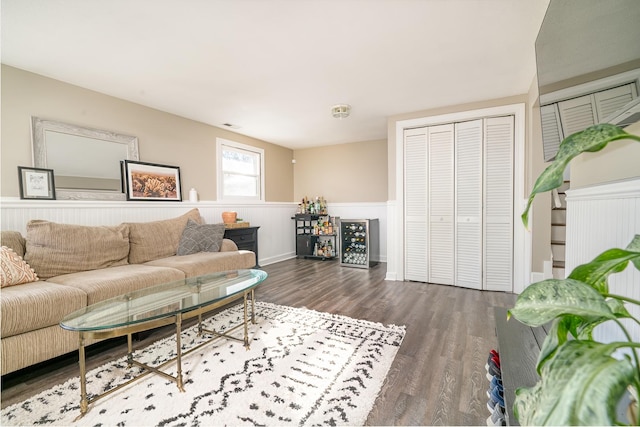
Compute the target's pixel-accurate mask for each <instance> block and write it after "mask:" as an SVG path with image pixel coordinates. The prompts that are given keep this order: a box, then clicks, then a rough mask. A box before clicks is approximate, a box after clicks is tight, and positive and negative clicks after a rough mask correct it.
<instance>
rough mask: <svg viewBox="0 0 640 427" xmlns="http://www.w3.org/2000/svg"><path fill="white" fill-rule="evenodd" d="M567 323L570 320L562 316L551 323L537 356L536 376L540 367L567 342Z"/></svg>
mask: <svg viewBox="0 0 640 427" xmlns="http://www.w3.org/2000/svg"><path fill="white" fill-rule="evenodd" d="M569 322H570V319H569V318H568V316H562V317H559V318H557V319H555V320H554V321H553V322H552V323H551V328H549V331H548V332H547V336H546V337H545V339H544V341H543V342H542V346H541V347H540V354H538V361H537V364H536V370H537V371H538V375H540V372H541V370H542V366H543V365H544V364H545V363H547V361H548V360H550V359H551V356H553V355H554V354H555V352H556V350H557V349H558V347H560V346H561V345H562V344H564V343H565V342H567V337H568V335H569V328H568V327H567V324H568V323H569Z"/></svg>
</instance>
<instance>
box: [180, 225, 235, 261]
mask: <svg viewBox="0 0 640 427" xmlns="http://www.w3.org/2000/svg"><path fill="white" fill-rule="evenodd" d="M223 238H224V224H198V223H197V222H195V221H193V220H192V219H190V220H189V221H188V222H187V225H186V227H185V228H184V230H183V231H182V237H180V243H179V244H178V251H177V255H189V254H195V253H196V252H220V248H221V247H222V239H223Z"/></svg>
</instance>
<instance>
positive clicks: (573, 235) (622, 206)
mask: <svg viewBox="0 0 640 427" xmlns="http://www.w3.org/2000/svg"><path fill="white" fill-rule="evenodd" d="M636 234H640V178H636V179H631V180H625V181H620V182H614V183H609V184H602V185H597V186H592V187H587V188H580V189H574V190H568V191H567V240H566V244H567V246H566V272H567V275H569V273H570V272H571V270H573V269H574V268H575V267H576V266H578V265H580V264H584V263H586V262H589V261H591V260H592V259H593V258H595V257H596V256H597V255H599V254H600V253H602V252H604V251H605V250H607V249H611V248H625V247H626V246H627V245H628V244H629V243H630V242H631V240H632V239H633V236H634V235H636ZM609 291H610V292H611V293H613V294H619V295H625V296H627V297H631V298H634V299H636V300H640V272H639V271H638V270H636V269H635V268H634V267H633V266H632V265H630V266H629V267H627V269H626V270H625V271H623V272H622V273H617V274H612V275H611V276H609ZM627 308H628V309H629V311H630V312H631V314H632V315H634V316H636V317H638V316H639V315H640V309H639V308H638V307H636V306H633V305H631V304H629V305H628V306H627ZM625 326H628V327H629V329H630V331H631V333H632V338H633V340H634V341H640V328H639V327H638V326H637V325H632V324H631V323H626V322H625ZM594 336H595V337H596V338H597V339H598V340H602V341H607V342H610V341H624V340H626V339H625V337H624V336H623V335H622V333H621V332H620V330H619V328H618V327H617V326H615V325H613V324H606V325H601V326H600V327H598V328H596V330H595V333H594Z"/></svg>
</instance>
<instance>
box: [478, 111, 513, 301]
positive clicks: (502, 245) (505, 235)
mask: <svg viewBox="0 0 640 427" xmlns="http://www.w3.org/2000/svg"><path fill="white" fill-rule="evenodd" d="M513 132H514V131H513V116H507V117H493V118H487V119H485V127H484V236H483V237H484V238H483V242H484V250H483V252H484V285H483V289H486V290H490V291H508V292H510V291H511V290H512V289H513V287H512V285H513V145H514V135H513Z"/></svg>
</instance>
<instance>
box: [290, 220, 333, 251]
mask: <svg viewBox="0 0 640 427" xmlns="http://www.w3.org/2000/svg"><path fill="white" fill-rule="evenodd" d="M292 219H293V220H294V221H295V232H296V256H297V257H298V258H311V259H321V260H330V259H335V258H336V257H337V256H338V254H339V248H338V239H337V232H338V223H339V221H340V219H339V218H337V217H331V216H329V215H313V214H296V216H295V217H293V218H292Z"/></svg>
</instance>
